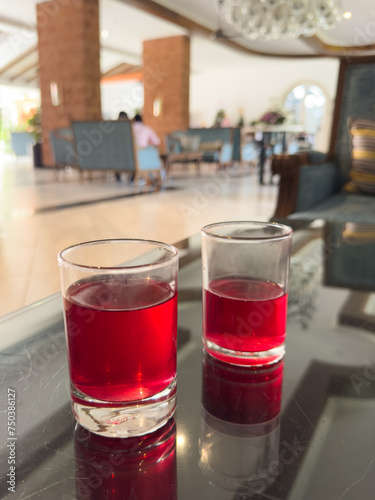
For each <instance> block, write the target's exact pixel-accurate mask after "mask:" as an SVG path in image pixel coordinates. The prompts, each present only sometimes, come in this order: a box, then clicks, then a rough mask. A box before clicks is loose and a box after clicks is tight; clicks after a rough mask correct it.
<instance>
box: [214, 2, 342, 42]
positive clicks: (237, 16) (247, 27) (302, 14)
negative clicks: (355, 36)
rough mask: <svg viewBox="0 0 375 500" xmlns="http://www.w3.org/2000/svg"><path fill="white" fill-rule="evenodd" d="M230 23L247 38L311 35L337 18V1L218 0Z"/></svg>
mask: <svg viewBox="0 0 375 500" xmlns="http://www.w3.org/2000/svg"><path fill="white" fill-rule="evenodd" d="M219 5H221V8H222V11H223V13H224V16H225V18H226V20H227V21H228V22H229V24H231V25H233V26H234V28H235V29H236V30H237V31H239V32H240V33H241V34H242V35H243V36H244V37H246V38H249V39H250V40H255V39H256V38H260V37H262V38H266V39H268V40H276V39H278V38H297V37H299V36H301V35H302V36H312V35H314V34H315V33H316V32H317V31H318V30H320V29H322V28H323V29H329V28H332V27H333V26H335V24H336V23H337V22H338V21H339V20H340V7H341V2H340V0H219Z"/></svg>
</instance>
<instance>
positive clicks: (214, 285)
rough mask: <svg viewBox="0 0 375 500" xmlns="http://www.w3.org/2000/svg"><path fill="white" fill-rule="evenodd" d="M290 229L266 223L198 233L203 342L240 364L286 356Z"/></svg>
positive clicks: (208, 228)
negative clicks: (200, 240)
mask: <svg viewBox="0 0 375 500" xmlns="http://www.w3.org/2000/svg"><path fill="white" fill-rule="evenodd" d="M291 239H292V230H291V228H290V227H288V226H284V225H281V224H275V223H264V222H222V223H216V224H210V225H208V226H205V227H204V228H203V229H202V268H203V343H204V347H205V349H206V350H207V352H209V353H210V354H211V355H212V356H214V357H216V358H218V359H220V360H222V361H226V362H229V363H233V364H238V365H258V366H261V365H267V364H271V363H275V362H277V361H279V360H280V359H282V357H283V356H284V352H285V348H284V342H285V327H286V314H287V287H288V274H289V257H290V248H291Z"/></svg>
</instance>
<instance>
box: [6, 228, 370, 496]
mask: <svg viewBox="0 0 375 500" xmlns="http://www.w3.org/2000/svg"><path fill="white" fill-rule="evenodd" d="M374 246H375V240H374V238H372V237H371V231H370V228H353V227H347V226H346V225H342V224H341V225H339V226H337V225H334V226H331V227H330V226H325V227H312V228H308V229H301V230H298V231H296V232H295V234H294V236H293V255H292V260H291V274H290V284H289V305H288V325H287V341H286V355H285V358H284V360H283V361H282V362H281V363H278V364H275V365H273V366H271V367H269V368H267V369H262V370H248V369H243V368H241V367H234V366H232V365H225V364H222V363H220V362H217V361H215V360H213V359H212V358H210V357H209V356H207V355H205V354H204V353H203V351H202V342H201V334H202V327H201V321H202V311H201V307H202V304H201V261H200V237H199V235H196V236H194V237H193V238H190V239H187V240H185V241H183V242H179V244H178V247H179V249H180V256H181V257H180V272H179V320H178V322H179V324H178V371H177V376H178V404H177V411H176V414H175V416H174V418H173V419H172V420H171V421H170V422H168V424H167V425H166V426H164V427H163V428H162V429H160V430H159V431H157V432H156V433H154V434H151V435H148V436H144V437H142V438H133V439H109V438H103V437H101V436H96V435H93V434H90V433H89V432H88V431H86V430H85V429H83V428H82V427H80V426H77V425H76V423H75V420H74V417H73V415H72V412H71V408H70V397H69V378H68V369H67V360H66V351H65V338H64V326H63V316H62V305H61V297H60V294H56V295H55V296H52V297H49V298H47V299H45V300H43V301H41V302H38V303H36V304H33V305H32V306H29V307H27V308H24V309H22V310H20V311H17V312H16V313H14V314H11V315H8V316H6V317H4V318H1V319H0V332H1V335H0V339H1V340H0V344H1V345H0V349H1V354H0V355H1V358H0V359H1V365H0V380H1V416H2V418H1V422H2V425H1V430H0V432H1V443H2V447H1V455H0V463H1V470H2V472H3V473H2V479H0V498H4V499H6V498H12V499H23V500H26V499H29V498H30V499H33V500H34V499H63V500H73V499H74V500H75V499H79V500H81V499H107V498H108V499H116V500H117V499H131V500H143V499H159V498H160V499H166V500H169V499H171V500H172V499H179V500H185V499H186V500H187V499H192V498H194V499H204V500H210V499H233V500H245V499H289V500H301V499H303V500H310V499H311V500H316V499H327V500H333V499H344V500H349V499H356V500H358V499H361V500H366V499H372V498H373V492H374V491H375V446H374V442H375V337H374V333H375V307H374V305H375V300H374V295H373V293H372V292H373V291H374V290H375V269H374V268H373V261H374V260H373V255H374V251H373V250H374ZM14 414H15V419H14V417H13V416H14ZM13 481H15V487H14V488H13V486H14V483H13ZM12 489H15V493H14V492H13V491H12Z"/></svg>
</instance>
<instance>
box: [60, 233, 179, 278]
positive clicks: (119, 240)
mask: <svg viewBox="0 0 375 500" xmlns="http://www.w3.org/2000/svg"><path fill="white" fill-rule="evenodd" d="M111 243H129V244H134V243H136V244H144V245H150V247H162V248H164V249H165V250H168V251H169V252H170V253H171V255H170V256H169V257H167V258H166V259H165V260H162V261H160V262H150V263H148V264H147V263H145V264H136V265H129V266H122V267H120V266H89V265H86V264H76V263H74V262H72V261H71V260H68V259H67V258H65V256H64V254H66V253H68V252H70V251H72V250H74V249H76V248H79V247H89V246H95V245H102V244H105V245H107V244H111ZM176 260H178V250H177V248H176V247H175V246H173V245H170V244H169V243H163V242H162V241H156V240H146V239H142V238H108V239H101V240H91V241H83V242H81V243H75V244H74V245H70V246H68V247H66V248H64V249H63V250H61V251H60V252H59V253H58V254H57V262H58V265H59V266H61V267H65V268H69V269H76V270H79V269H81V270H85V271H93V272H98V270H99V269H100V270H102V271H111V272H118V273H121V272H126V271H130V270H142V271H146V270H147V269H157V268H158V267H164V266H166V265H168V264H172V263H173V262H175V261H176Z"/></svg>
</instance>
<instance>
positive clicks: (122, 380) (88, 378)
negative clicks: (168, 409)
mask: <svg viewBox="0 0 375 500" xmlns="http://www.w3.org/2000/svg"><path fill="white" fill-rule="evenodd" d="M150 304H151V305H150ZM64 309H65V319H66V331H67V343H68V359H69V368H70V377H71V381H72V383H73V385H74V386H75V387H76V388H77V389H78V390H80V391H81V392H83V393H84V394H86V395H88V396H91V397H93V398H96V399H100V400H103V401H113V402H116V401H134V400H138V399H145V398H148V397H150V396H152V395H155V394H157V393H159V392H160V391H162V390H163V389H165V388H166V387H167V386H168V385H169V384H170V383H171V382H172V381H173V379H174V377H175V374H176V343H177V295H176V294H175V293H174V292H173V290H172V289H171V287H170V285H169V284H168V283H166V282H164V281H157V280H152V279H148V280H147V279H139V278H131V277H125V276H119V277H116V276H115V275H106V276H97V277H95V280H82V281H79V282H76V283H74V284H73V285H71V286H70V287H69V289H68V290H67V292H66V299H64Z"/></svg>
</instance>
